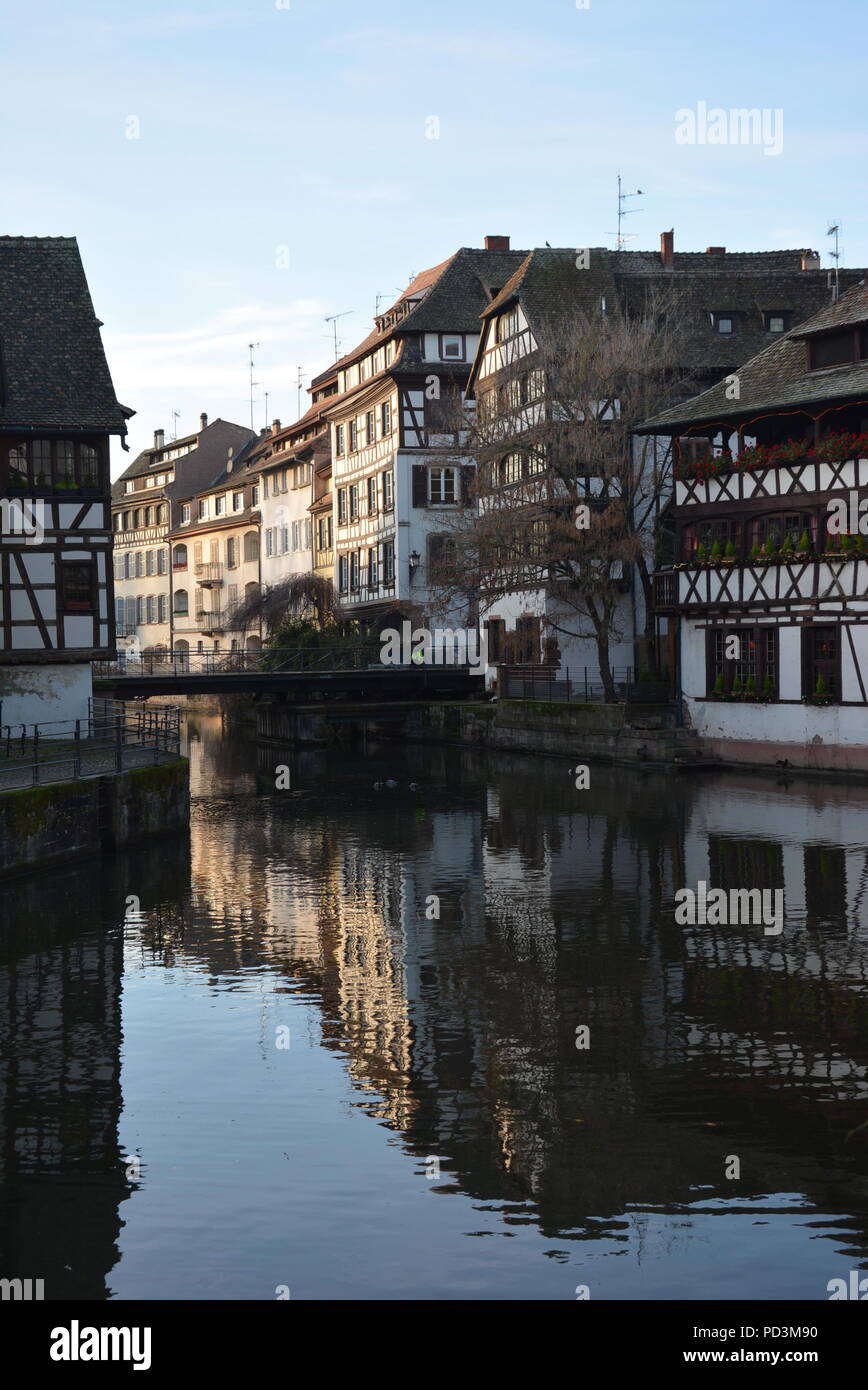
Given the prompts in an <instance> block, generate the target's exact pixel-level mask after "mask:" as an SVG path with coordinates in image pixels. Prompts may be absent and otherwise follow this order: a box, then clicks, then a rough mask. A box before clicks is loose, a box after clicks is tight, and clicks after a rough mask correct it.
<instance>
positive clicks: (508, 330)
mask: <svg viewBox="0 0 868 1390" xmlns="http://www.w3.org/2000/svg"><path fill="white" fill-rule="evenodd" d="M517 332H518V308H517V307H516V306H513V308H512V309H507V311H506V313H505V314H501V316H500V318H499V319H498V320H497V341H498V342H499V343H502V342H504V341H505V339H506V338H511V337H512V336H513V335H514V334H515V333H517Z"/></svg>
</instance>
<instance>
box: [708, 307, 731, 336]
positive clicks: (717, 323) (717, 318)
mask: <svg viewBox="0 0 868 1390" xmlns="http://www.w3.org/2000/svg"><path fill="white" fill-rule="evenodd" d="M711 323H712V327H713V328H714V331H715V333H719V334H720V336H721V337H722V338H731V337H732V335H733V333H734V332H735V316H734V315H733V314H727V313H716V312H715V313H712V315H711Z"/></svg>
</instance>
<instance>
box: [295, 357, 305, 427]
mask: <svg viewBox="0 0 868 1390" xmlns="http://www.w3.org/2000/svg"><path fill="white" fill-rule="evenodd" d="M296 372H297V375H296V378H295V389H296V401H295V412H296V419H297V420H300V419H301V393H302V390H303V388H304V367H297V368H296Z"/></svg>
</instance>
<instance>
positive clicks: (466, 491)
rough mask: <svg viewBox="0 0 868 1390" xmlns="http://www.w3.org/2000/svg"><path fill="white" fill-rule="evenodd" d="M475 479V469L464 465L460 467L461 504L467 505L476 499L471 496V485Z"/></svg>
mask: <svg viewBox="0 0 868 1390" xmlns="http://www.w3.org/2000/svg"><path fill="white" fill-rule="evenodd" d="M475 480H476V469H475V468H472V467H469V466H467V465H465V466H464V467H462V469H461V503H462V506H465V507H469V506H470V505H471V504H472V503H473V502H474V501H475V500H476V499H475V498H474V497H473V485H474V482H475Z"/></svg>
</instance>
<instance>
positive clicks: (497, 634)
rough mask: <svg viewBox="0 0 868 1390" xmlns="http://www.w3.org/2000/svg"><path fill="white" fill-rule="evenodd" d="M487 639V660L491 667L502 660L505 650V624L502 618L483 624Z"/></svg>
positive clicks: (489, 620) (492, 619)
mask: <svg viewBox="0 0 868 1390" xmlns="http://www.w3.org/2000/svg"><path fill="white" fill-rule="evenodd" d="M485 631H486V635H487V637H488V660H489V662H490V663H491V665H492V666H496V665H497V663H498V662H500V661H502V660H503V657H504V652H505V650H506V623H505V621H504V619H503V618H489V619H488V622H487V623H486V624H485Z"/></svg>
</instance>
